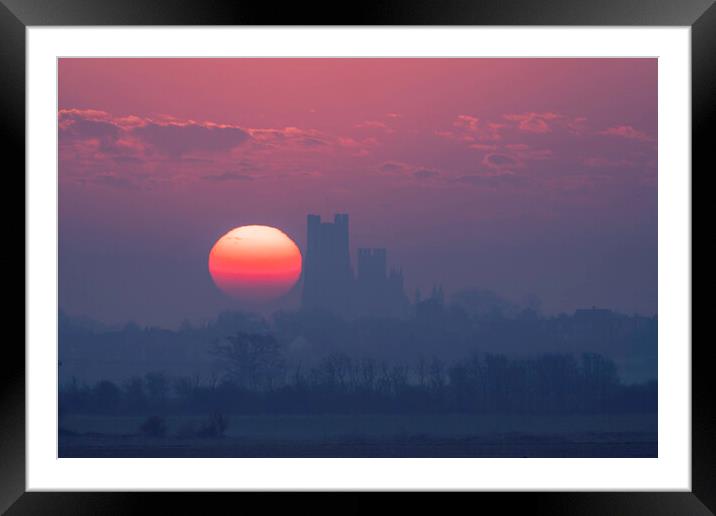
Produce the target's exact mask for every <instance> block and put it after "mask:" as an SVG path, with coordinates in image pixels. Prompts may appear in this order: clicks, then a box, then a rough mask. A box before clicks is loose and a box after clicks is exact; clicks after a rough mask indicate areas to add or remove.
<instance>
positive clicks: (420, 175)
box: [413, 168, 440, 179]
mask: <svg viewBox="0 0 716 516" xmlns="http://www.w3.org/2000/svg"><path fill="white" fill-rule="evenodd" d="M439 175H440V172H438V171H437V170H430V169H427V168H421V169H419V170H416V171H414V172H413V177H414V178H416V179H430V178H433V177H437V176H439Z"/></svg>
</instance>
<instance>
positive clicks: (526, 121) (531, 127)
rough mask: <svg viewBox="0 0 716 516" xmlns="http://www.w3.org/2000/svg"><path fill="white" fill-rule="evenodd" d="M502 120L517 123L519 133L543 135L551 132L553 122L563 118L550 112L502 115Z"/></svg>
mask: <svg viewBox="0 0 716 516" xmlns="http://www.w3.org/2000/svg"><path fill="white" fill-rule="evenodd" d="M503 118H505V119H506V120H510V121H511V122H517V128H518V129H519V130H521V131H526V132H529V133H538V134H544V133H549V132H552V122H553V121H555V120H563V119H564V118H565V117H564V116H563V115H558V114H557V113H552V112H545V113H535V112H528V113H520V114H510V115H504V116H503Z"/></svg>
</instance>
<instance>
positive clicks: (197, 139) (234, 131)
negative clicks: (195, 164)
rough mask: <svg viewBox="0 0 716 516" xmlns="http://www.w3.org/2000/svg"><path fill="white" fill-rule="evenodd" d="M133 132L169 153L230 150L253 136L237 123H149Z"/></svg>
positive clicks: (179, 154) (173, 154)
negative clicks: (235, 124) (233, 124)
mask: <svg viewBox="0 0 716 516" xmlns="http://www.w3.org/2000/svg"><path fill="white" fill-rule="evenodd" d="M132 134H133V135H134V136H136V137H138V138H139V139H141V140H143V141H145V142H147V143H149V144H150V145H153V146H154V147H155V148H156V149H158V150H159V151H161V152H164V153H166V154H168V155H170V156H174V157H178V156H181V155H183V154H187V153H190V152H192V151H210V152H212V151H214V152H216V151H227V150H230V149H232V148H234V147H237V146H239V145H241V144H242V143H244V142H245V141H246V140H248V139H249V138H250V136H249V133H248V132H246V131H244V130H243V129H240V128H238V127H234V126H223V125H216V124H198V123H193V122H190V123H182V124H178V123H170V124H158V123H154V122H149V123H147V124H145V125H143V126H140V127H137V128H135V129H133V131H132Z"/></svg>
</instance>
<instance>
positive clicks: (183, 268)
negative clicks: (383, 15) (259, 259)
mask: <svg viewBox="0 0 716 516" xmlns="http://www.w3.org/2000/svg"><path fill="white" fill-rule="evenodd" d="M58 137H59V164H58V166H59V275H60V278H59V302H60V308H61V309H62V310H64V311H66V312H67V313H68V314H71V315H80V316H86V317H90V318H93V319H96V320H98V321H102V322H107V323H123V322H126V321H130V320H131V321H135V322H137V323H140V324H145V325H157V326H164V327H175V326H176V325H177V324H179V322H180V321H182V320H185V319H188V320H190V321H202V320H207V319H209V318H211V317H213V316H215V315H216V314H217V313H219V312H221V311H223V310H231V309H238V308H240V306H237V301H236V300H232V299H230V298H228V297H227V296H226V295H225V294H223V293H222V292H221V291H220V290H219V289H217V288H216V286H215V285H214V283H213V282H212V280H211V277H210V275H209V271H208V267H207V260H208V255H209V251H210V249H211V247H212V246H213V244H214V243H215V242H216V240H217V239H218V238H220V237H221V236H222V235H223V234H225V233H226V232H227V231H229V230H231V229H232V228H234V227H237V226H242V225H249V224H263V225H269V226H274V227H277V228H279V229H281V230H282V231H284V232H285V233H286V234H287V235H289V236H290V237H291V238H292V239H293V240H294V241H295V242H296V244H297V245H298V247H299V248H300V249H301V250H302V251H305V241H306V234H305V233H306V215H307V214H308V213H316V214H320V215H322V216H323V217H324V218H330V219H332V217H333V214H334V213H336V212H346V213H348V214H349V215H350V231H351V233H350V236H351V251H352V259H353V263H354V266H355V260H356V254H355V253H356V249H357V248H358V247H386V248H387V249H388V262H389V264H390V265H392V266H398V267H401V268H402V270H403V274H404V277H405V284H406V290H407V293H408V295H409V296H410V297H412V296H413V293H414V291H415V289H416V288H420V289H421V290H422V291H423V292H426V291H429V290H430V288H431V287H432V286H433V285H441V286H442V287H443V288H444V290H445V291H446V294H448V295H449V294H451V293H453V292H456V291H457V290H460V289H464V288H481V289H488V290H493V291H495V292H496V293H498V294H500V295H502V296H504V297H506V298H508V299H510V300H513V301H515V302H521V301H522V300H524V299H526V298H528V297H531V298H534V297H536V298H538V299H539V300H540V301H541V308H542V311H543V312H544V313H546V314H556V313H561V312H571V311H573V310H575V309H577V308H584V307H591V306H598V307H605V308H611V309H615V310H618V311H621V312H625V313H629V314H631V313H641V314H645V315H653V314H655V313H656V310H657V232H658V228H657V60H656V59H544V58H531V59H482V58H481V59H441V58H433V59H366V58H364V59H296V58H293V59H265V58H262V59H245V58H238V59H60V61H59V106H58Z"/></svg>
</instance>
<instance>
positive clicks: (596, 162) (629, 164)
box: [582, 157, 637, 168]
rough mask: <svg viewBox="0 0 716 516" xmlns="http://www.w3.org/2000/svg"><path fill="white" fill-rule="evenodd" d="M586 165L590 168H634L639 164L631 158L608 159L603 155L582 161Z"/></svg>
mask: <svg viewBox="0 0 716 516" xmlns="http://www.w3.org/2000/svg"><path fill="white" fill-rule="evenodd" d="M582 163H584V166H586V167H589V168H633V167H636V166H637V163H636V161H634V160H630V159H608V158H603V157H591V158H586V159H584V160H583V161H582Z"/></svg>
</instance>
